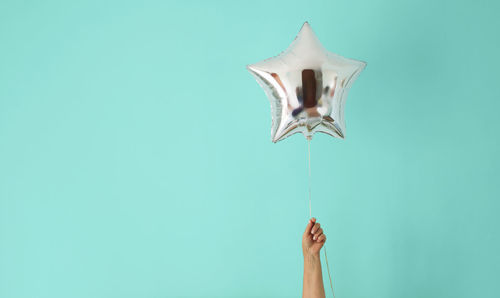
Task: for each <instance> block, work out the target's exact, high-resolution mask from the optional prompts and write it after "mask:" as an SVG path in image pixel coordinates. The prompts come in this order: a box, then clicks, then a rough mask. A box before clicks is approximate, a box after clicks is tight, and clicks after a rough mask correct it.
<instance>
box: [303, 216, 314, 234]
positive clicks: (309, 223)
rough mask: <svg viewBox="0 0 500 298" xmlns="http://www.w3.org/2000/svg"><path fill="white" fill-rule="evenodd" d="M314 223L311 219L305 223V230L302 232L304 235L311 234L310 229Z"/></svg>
mask: <svg viewBox="0 0 500 298" xmlns="http://www.w3.org/2000/svg"><path fill="white" fill-rule="evenodd" d="M315 222H316V218H314V217H313V218H311V219H310V220H309V222H308V223H307V226H306V230H305V231H304V234H306V235H308V234H311V229H312V227H313V226H314V223H315Z"/></svg>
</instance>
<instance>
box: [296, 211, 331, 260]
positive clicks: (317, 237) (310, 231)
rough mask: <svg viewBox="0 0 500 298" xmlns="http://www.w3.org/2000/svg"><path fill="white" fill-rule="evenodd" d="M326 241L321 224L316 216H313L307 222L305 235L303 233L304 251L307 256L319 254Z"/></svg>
mask: <svg viewBox="0 0 500 298" xmlns="http://www.w3.org/2000/svg"><path fill="white" fill-rule="evenodd" d="M325 241H326V236H325V234H323V229H322V228H321V225H320V224H319V223H318V222H316V218H314V217H313V218H311V219H310V220H309V222H308V223H307V226H306V230H305V232H304V235H302V252H303V253H304V257H306V256H319V251H320V250H321V248H322V247H323V245H324V244H325Z"/></svg>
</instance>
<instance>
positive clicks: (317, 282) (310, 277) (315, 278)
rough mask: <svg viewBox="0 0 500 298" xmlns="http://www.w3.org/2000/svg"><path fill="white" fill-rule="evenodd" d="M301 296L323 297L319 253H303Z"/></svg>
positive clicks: (304, 297) (307, 297) (323, 290)
mask: <svg viewBox="0 0 500 298" xmlns="http://www.w3.org/2000/svg"><path fill="white" fill-rule="evenodd" d="M302 298H325V289H324V287H323V275H322V273H321V260H320V257H319V253H318V254H314V255H309V254H304V288H303V289H302Z"/></svg>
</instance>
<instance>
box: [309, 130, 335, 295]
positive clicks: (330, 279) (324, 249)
mask: <svg viewBox="0 0 500 298" xmlns="http://www.w3.org/2000/svg"><path fill="white" fill-rule="evenodd" d="M307 161H308V170H309V177H308V182H309V218H311V217H312V216H311V214H312V209H311V139H310V138H307ZM323 246H324V247H323V252H324V253H325V263H326V269H327V272H328V280H329V281H330V289H332V294H333V298H335V291H333V283H332V275H331V274H330V265H329V264H328V256H327V255H326V245H323Z"/></svg>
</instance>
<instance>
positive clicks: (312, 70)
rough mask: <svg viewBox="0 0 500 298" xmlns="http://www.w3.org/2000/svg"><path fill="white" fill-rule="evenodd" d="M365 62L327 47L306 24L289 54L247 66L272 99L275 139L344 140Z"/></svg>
mask: <svg viewBox="0 0 500 298" xmlns="http://www.w3.org/2000/svg"><path fill="white" fill-rule="evenodd" d="M365 66H366V63H365V62H363V61H358V60H353V59H348V58H344V57H342V56H339V55H337V54H334V53H332V52H329V51H327V50H326V49H325V48H324V47H323V46H322V45H321V43H320V41H319V39H318V38H317V37H316V35H315V34H314V32H313V30H312V28H311V26H310V25H309V23H307V22H306V23H304V25H303V26H302V28H301V29H300V32H299V34H298V35H297V37H296V38H295V40H294V41H293V42H292V44H291V45H290V46H289V47H288V49H286V50H285V51H284V52H282V53H281V54H279V55H278V56H276V57H273V58H269V59H266V60H263V61H261V62H258V63H255V64H252V65H248V66H247V69H248V70H249V71H250V73H251V74H252V75H253V76H254V77H255V78H256V79H257V81H258V83H259V84H260V85H261V87H262V88H263V89H264V90H265V91H266V93H267V96H268V97H269V100H270V102H271V115H272V126H271V139H272V141H273V142H275V143H276V142H278V141H281V140H283V139H284V138H286V137H288V136H290V135H292V134H295V133H298V132H301V133H302V134H303V135H304V136H305V137H306V138H307V139H311V138H312V136H313V135H314V133H316V132H322V133H326V134H329V135H331V136H333V137H337V138H342V139H343V138H344V135H345V121H344V104H345V100H346V97H347V92H348V91H349V89H350V87H351V85H352V84H353V82H354V81H355V80H356V78H357V77H358V76H359V74H360V73H361V71H362V70H363V69H364V68H365Z"/></svg>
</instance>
